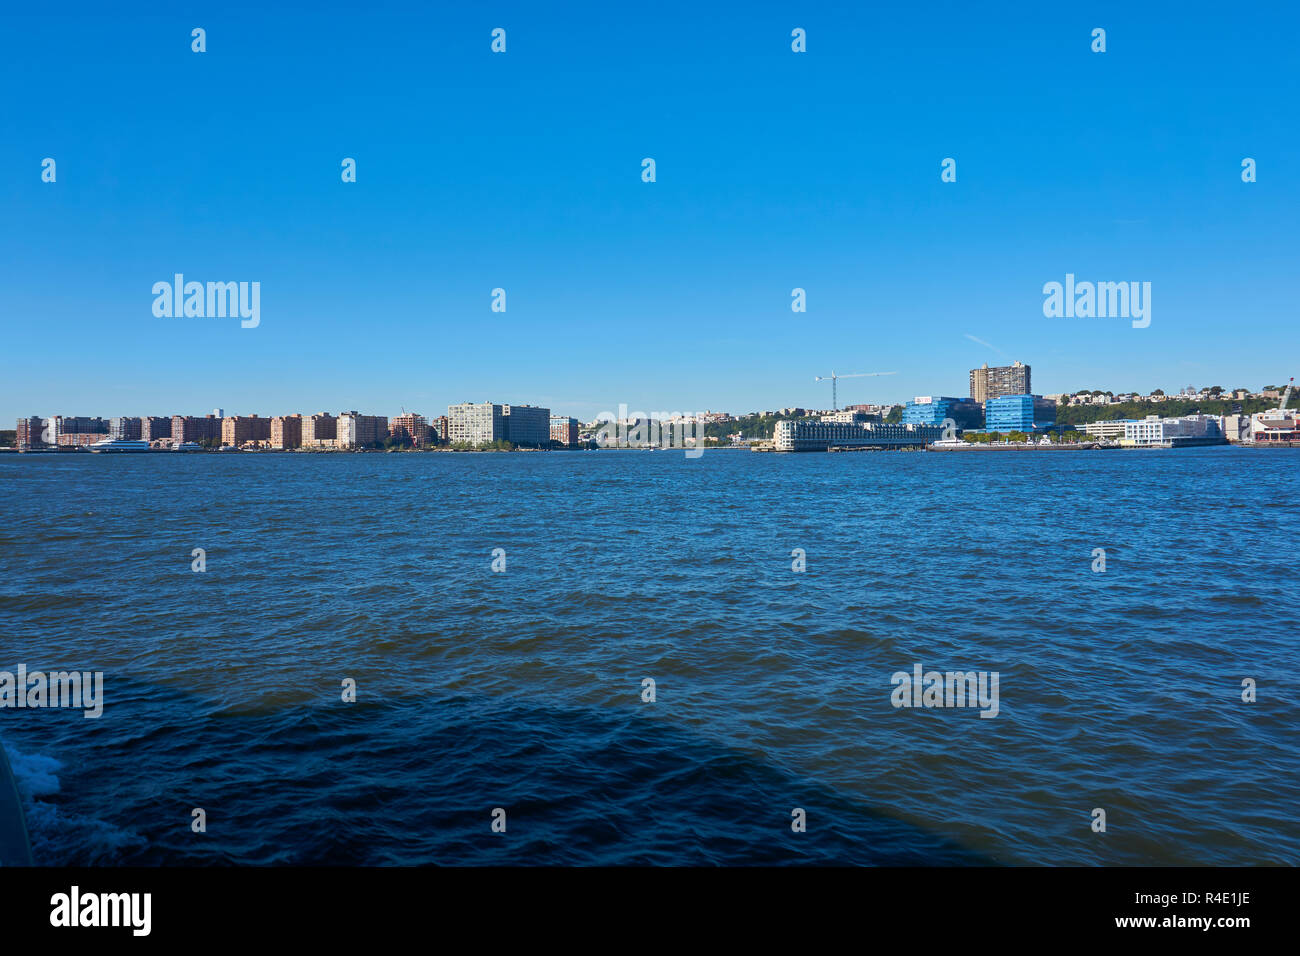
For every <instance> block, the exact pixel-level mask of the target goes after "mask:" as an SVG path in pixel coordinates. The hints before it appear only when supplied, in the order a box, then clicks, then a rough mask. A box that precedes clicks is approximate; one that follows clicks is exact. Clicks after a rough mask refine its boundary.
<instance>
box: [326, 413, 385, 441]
mask: <svg viewBox="0 0 1300 956" xmlns="http://www.w3.org/2000/svg"><path fill="white" fill-rule="evenodd" d="M387 437H388V417H387V416H386V415H362V414H361V413H360V412H357V411H350V412H343V413H342V414H341V415H339V417H338V422H337V426H336V444H337V446H338V447H339V448H368V447H370V446H371V445H374V444H377V443H379V442H381V441H383V440H384V439H385V438H387Z"/></svg>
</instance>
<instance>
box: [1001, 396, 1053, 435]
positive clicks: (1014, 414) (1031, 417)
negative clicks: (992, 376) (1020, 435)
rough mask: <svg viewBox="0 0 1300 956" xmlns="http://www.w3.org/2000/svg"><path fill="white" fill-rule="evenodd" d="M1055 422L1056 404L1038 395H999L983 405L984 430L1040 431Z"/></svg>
mask: <svg viewBox="0 0 1300 956" xmlns="http://www.w3.org/2000/svg"><path fill="white" fill-rule="evenodd" d="M1055 422H1056V403H1055V402H1051V401H1048V400H1047V399H1045V398H1043V397H1041V396H1039V395H999V396H998V397H996V398H990V399H989V400H988V401H987V402H985V403H984V430H985V431H990V432H1026V433H1028V432H1032V431H1035V430H1038V431H1041V430H1043V429H1045V428H1048V427H1050V426H1051V425H1053V424H1055Z"/></svg>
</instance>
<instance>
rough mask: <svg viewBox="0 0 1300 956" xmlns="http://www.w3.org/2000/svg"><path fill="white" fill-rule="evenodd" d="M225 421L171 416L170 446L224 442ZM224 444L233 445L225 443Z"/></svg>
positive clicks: (222, 419) (207, 417)
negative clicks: (189, 442) (187, 443)
mask: <svg viewBox="0 0 1300 956" xmlns="http://www.w3.org/2000/svg"><path fill="white" fill-rule="evenodd" d="M254 417H256V416H254ZM225 421H226V420H225V419H224V418H218V417H217V416H215V415H203V416H198V415H173V416H172V418H171V440H172V444H175V445H179V444H180V443H181V442H186V441H192V442H202V441H224V439H225ZM155 437H162V436H155ZM225 444H227V445H230V444H234V443H233V442H229V441H227V442H225Z"/></svg>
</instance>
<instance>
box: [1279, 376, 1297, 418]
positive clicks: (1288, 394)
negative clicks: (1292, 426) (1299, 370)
mask: <svg viewBox="0 0 1300 956" xmlns="http://www.w3.org/2000/svg"><path fill="white" fill-rule="evenodd" d="M1294 384H1295V376H1294V375H1292V376H1291V378H1290V380H1289V381H1288V382H1287V383H1286V391H1285V392H1283V393H1282V404H1281V405H1280V406H1278V411H1279V412H1281V413H1282V414H1281V415H1279V416H1278V417H1279V418H1285V417H1286V403H1287V400H1288V399H1290V398H1291V386H1292V385H1294Z"/></svg>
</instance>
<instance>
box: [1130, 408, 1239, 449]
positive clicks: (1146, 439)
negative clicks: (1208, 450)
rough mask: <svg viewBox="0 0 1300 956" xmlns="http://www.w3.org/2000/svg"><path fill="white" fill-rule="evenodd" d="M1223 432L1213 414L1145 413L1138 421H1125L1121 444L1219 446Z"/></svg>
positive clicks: (1142, 445) (1139, 445)
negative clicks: (1167, 414) (1164, 414)
mask: <svg viewBox="0 0 1300 956" xmlns="http://www.w3.org/2000/svg"><path fill="white" fill-rule="evenodd" d="M1223 443H1224V438H1223V432H1222V431H1221V430H1220V428H1219V419H1218V416H1216V415H1184V416H1182V417H1181V418H1161V417H1160V416H1159V415H1148V416H1147V417H1146V418H1143V419H1140V420H1139V421H1133V422H1125V424H1124V439H1123V444H1125V445H1132V446H1135V447H1138V448H1142V447H1148V446H1151V445H1170V446H1172V447H1174V448H1177V447H1179V446H1182V445H1221V444H1223Z"/></svg>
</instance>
